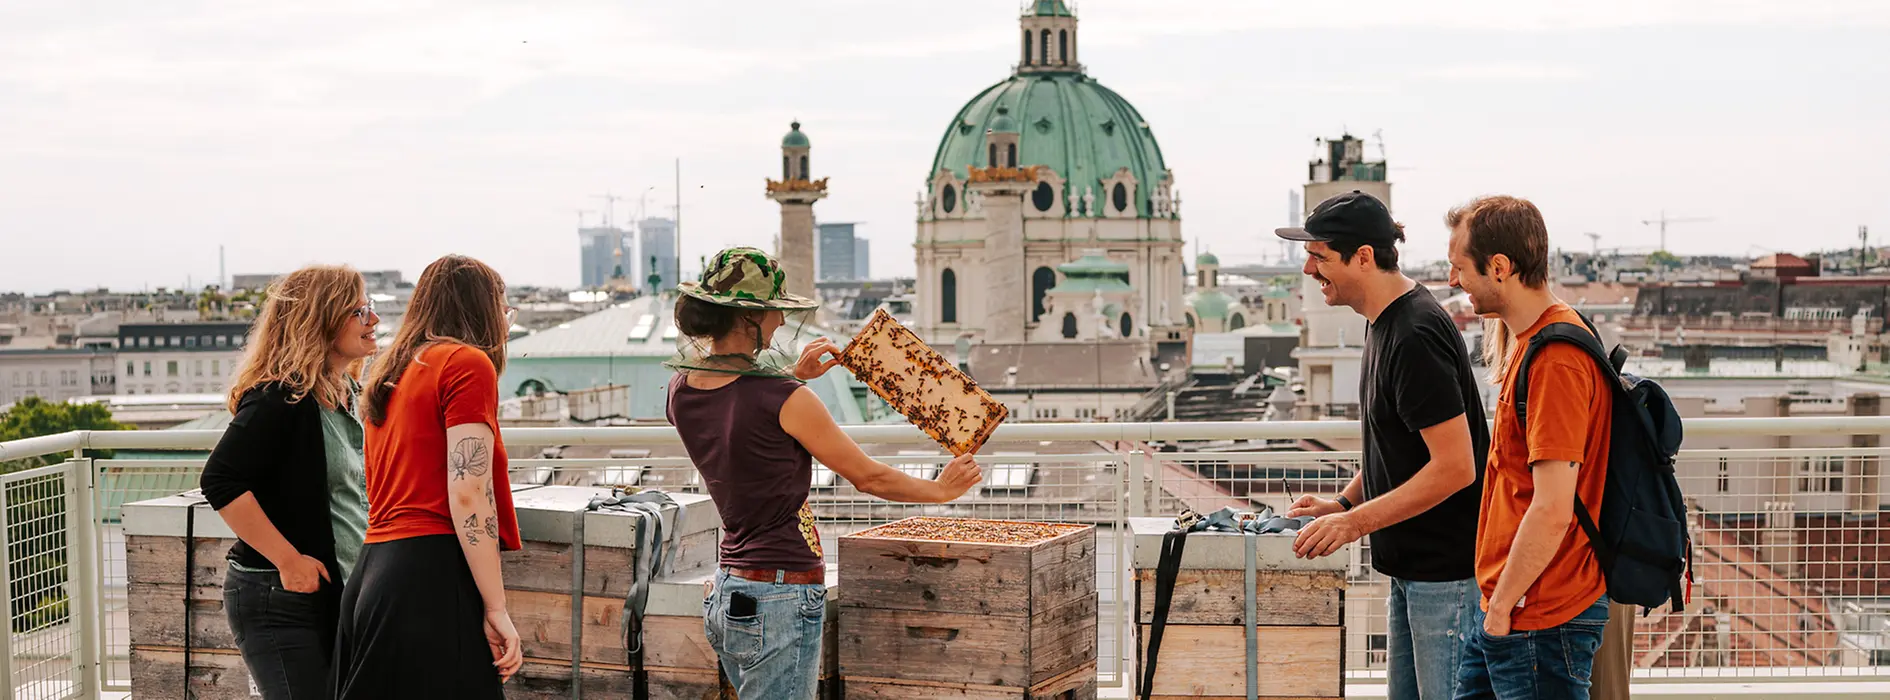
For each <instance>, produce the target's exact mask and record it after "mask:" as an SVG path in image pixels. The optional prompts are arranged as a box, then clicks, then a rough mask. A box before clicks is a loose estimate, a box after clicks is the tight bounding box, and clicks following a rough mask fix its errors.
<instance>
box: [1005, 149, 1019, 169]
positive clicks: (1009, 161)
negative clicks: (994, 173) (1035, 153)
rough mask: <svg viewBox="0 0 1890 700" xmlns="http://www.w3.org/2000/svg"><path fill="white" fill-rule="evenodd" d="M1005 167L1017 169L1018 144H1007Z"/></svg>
mask: <svg viewBox="0 0 1890 700" xmlns="http://www.w3.org/2000/svg"><path fill="white" fill-rule="evenodd" d="M1004 167H1006V168H1015V167H1017V144H1014V143H1011V144H1005V146H1004Z"/></svg>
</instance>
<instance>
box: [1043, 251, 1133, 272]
mask: <svg viewBox="0 0 1890 700" xmlns="http://www.w3.org/2000/svg"><path fill="white" fill-rule="evenodd" d="M1057 271H1058V272H1062V273H1063V274H1064V276H1066V277H1098V276H1105V275H1126V274H1128V273H1129V264H1128V263H1119V262H1116V261H1114V260H1110V259H1109V258H1106V257H1103V256H1102V255H1101V254H1098V253H1085V254H1084V255H1083V257H1080V258H1077V259H1075V260H1072V261H1070V262H1066V263H1063V264H1062V265H1058V266H1057Z"/></svg>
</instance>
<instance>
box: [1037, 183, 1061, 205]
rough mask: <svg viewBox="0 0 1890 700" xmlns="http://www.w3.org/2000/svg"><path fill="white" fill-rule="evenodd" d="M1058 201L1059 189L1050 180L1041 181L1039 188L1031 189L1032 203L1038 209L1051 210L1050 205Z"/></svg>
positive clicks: (1038, 184)
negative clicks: (1051, 184) (1052, 185)
mask: <svg viewBox="0 0 1890 700" xmlns="http://www.w3.org/2000/svg"><path fill="white" fill-rule="evenodd" d="M1056 203H1057V190H1056V188H1054V187H1051V186H1050V183H1048V182H1039V183H1037V189H1034V190H1031V191H1030V205H1031V206H1033V207H1036V208H1037V211H1050V207H1052V206H1054V205H1055V204H1056Z"/></svg>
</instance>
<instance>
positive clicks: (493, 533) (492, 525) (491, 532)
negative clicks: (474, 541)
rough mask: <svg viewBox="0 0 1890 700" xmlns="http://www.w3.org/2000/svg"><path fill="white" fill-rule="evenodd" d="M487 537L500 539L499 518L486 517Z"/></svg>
mask: <svg viewBox="0 0 1890 700" xmlns="http://www.w3.org/2000/svg"><path fill="white" fill-rule="evenodd" d="M486 536H487V537H490V538H492V539H495V540H496V539H499V519H498V518H497V517H494V516H491V515H488V516H486Z"/></svg>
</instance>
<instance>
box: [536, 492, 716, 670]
mask: <svg viewBox="0 0 1890 700" xmlns="http://www.w3.org/2000/svg"><path fill="white" fill-rule="evenodd" d="M609 493H610V489H608V488H601V487H586V486H544V487H540V488H537V489H532V490H531V491H527V492H523V493H518V494H516V495H514V497H513V504H514V507H515V509H516V510H517V512H518V529H519V535H520V537H521V539H522V540H523V541H524V547H523V548H522V549H520V550H519V551H516V552H508V553H506V554H505V555H504V561H505V588H506V591H505V593H506V605H507V607H508V608H509V609H510V612H511V614H512V624H513V625H514V626H516V627H517V628H518V633H519V640H520V642H521V646H522V648H523V651H524V655H525V665H524V666H523V667H522V668H521V669H520V670H519V676H518V678H517V679H515V680H513V681H512V682H511V683H508V684H506V696H507V697H511V698H540V697H544V698H553V697H556V698H568V697H570V690H571V678H572V670H571V653H572V649H571V623H572V620H573V619H576V620H577V621H578V622H579V624H580V625H582V627H583V635H584V636H583V645H582V648H581V649H579V651H578V660H579V663H580V664H581V665H582V667H583V669H584V670H583V678H584V681H583V683H584V688H583V694H584V697H586V698H600V699H603V698H624V699H626V700H627V699H628V698H630V697H631V692H632V690H631V686H630V680H629V673H628V671H629V670H630V665H629V661H630V659H629V651H628V646H627V645H626V644H625V642H624V636H623V612H624V610H623V608H624V597H625V596H627V595H628V594H629V593H630V586H631V584H632V583H634V582H635V580H636V578H635V576H634V571H635V569H634V568H633V563H634V557H635V556H636V541H637V532H638V529H639V527H640V522H641V519H640V518H639V517H638V516H636V515H633V514H631V513H627V512H623V511H618V510H599V511H589V512H584V513H583V514H582V517H583V518H584V595H583V603H582V605H583V607H582V610H581V611H579V613H578V614H577V615H573V614H572V595H571V591H572V576H571V574H572V571H571V567H572V550H573V546H572V539H573V534H574V533H573V528H574V526H575V525H576V520H577V518H578V517H580V516H579V512H580V511H583V509H584V507H585V505H586V504H587V503H589V502H590V501H591V499H592V498H593V497H596V496H600V495H609ZM671 498H674V499H675V500H676V501H677V502H678V503H679V504H681V505H682V506H683V508H682V513H681V515H680V517H679V516H678V515H677V509H676V508H675V507H665V508H664V509H663V513H664V516H663V536H664V539H665V540H668V539H670V537H671V535H676V547H675V548H674V549H671V550H669V551H668V552H667V553H666V554H665V562H664V565H663V569H662V571H659V572H657V577H658V579H659V580H660V579H661V578H662V577H664V576H669V575H672V574H675V573H676V572H679V571H693V570H697V569H702V568H705V567H709V566H713V565H714V563H715V560H716V552H717V548H718V547H719V545H720V544H721V537H722V530H721V528H722V519H721V516H720V515H718V514H717V513H716V510H715V505H714V504H713V503H712V502H710V500H709V498H708V497H707V496H702V495H697V494H671ZM679 529H680V531H679ZM655 585H656V584H655V583H654V582H652V587H654V586H655ZM647 614H648V613H646V619H648V617H647ZM700 615H701V613H699V612H698V613H697V616H698V618H697V619H698V621H699V620H700ZM667 631H668V630H667V629H666V628H660V629H659V628H646V629H645V633H644V641H645V651H644V659H643V662H644V663H643V665H644V668H645V669H646V670H648V671H649V672H650V691H651V694H652V697H656V698H667V697H674V698H691V699H692V700H693V699H694V698H701V697H715V695H713V694H711V695H707V696H705V695H703V694H702V693H707V692H712V691H715V690H716V684H715V677H714V675H713V674H711V675H710V676H709V677H708V679H707V683H706V684H704V683H703V682H702V679H701V678H698V677H696V676H695V675H692V674H689V673H677V672H675V671H674V669H675V667H674V665H673V664H674V662H673V661H672V660H671V659H670V658H668V657H666V656H664V654H665V653H667V652H670V651H672V650H673V649H674V647H672V646H671V645H670V644H669V642H668V640H666V639H665V638H664V637H663V635H664V634H665V633H666V632H667Z"/></svg>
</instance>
